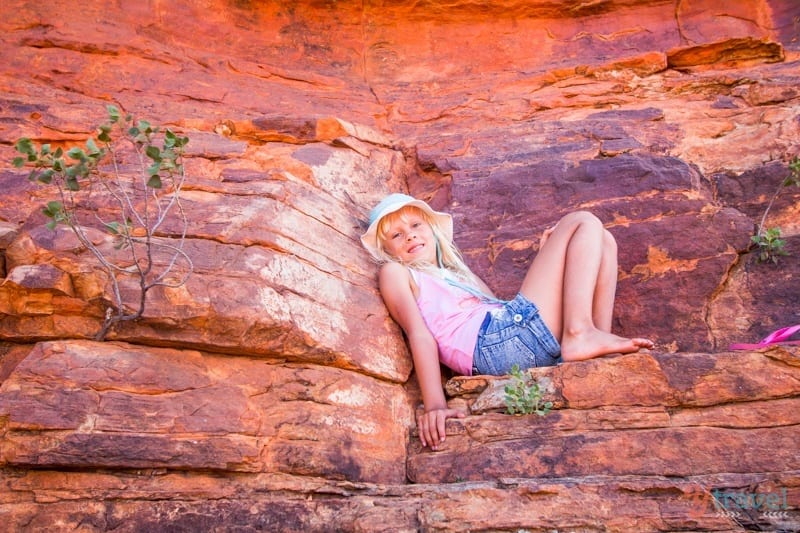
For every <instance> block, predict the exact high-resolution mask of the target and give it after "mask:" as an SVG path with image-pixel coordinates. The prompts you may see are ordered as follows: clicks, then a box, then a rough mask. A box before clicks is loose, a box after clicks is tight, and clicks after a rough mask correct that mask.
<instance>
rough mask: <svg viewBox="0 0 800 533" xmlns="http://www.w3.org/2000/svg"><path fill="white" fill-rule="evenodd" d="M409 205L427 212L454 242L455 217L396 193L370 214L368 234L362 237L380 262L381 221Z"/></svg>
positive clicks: (381, 202) (368, 248)
mask: <svg viewBox="0 0 800 533" xmlns="http://www.w3.org/2000/svg"><path fill="white" fill-rule="evenodd" d="M409 205H413V206H414V207H418V208H420V209H421V210H423V211H424V212H426V213H427V214H428V215H429V216H430V217H431V219H432V220H433V221H434V224H436V226H437V227H438V228H439V230H441V232H442V234H444V236H445V237H446V238H447V240H449V241H451V242H452V240H453V217H451V216H450V215H448V214H447V213H442V212H440V211H434V210H433V209H431V206H429V205H428V204H426V203H425V202H423V201H422V200H417V199H416V198H414V197H412V196H409V195H407V194H401V193H394V194H390V195H389V196H387V197H386V198H384V199H383V200H381V201H380V202H379V203H378V205H376V206H375V207H374V208H372V211H370V212H369V228H367V231H366V233H364V235H362V236H361V244H363V245H364V248H366V249H367V250H368V251H369V253H370V254H372V256H373V257H374V258H375V259H378V260H380V259H381V258H382V256H381V254H380V244H379V243H378V224H379V223H380V221H381V219H382V218H383V217H385V216H386V215H388V214H389V213H394V212H395V211H399V210H400V209H402V208H404V207H406V206H409Z"/></svg>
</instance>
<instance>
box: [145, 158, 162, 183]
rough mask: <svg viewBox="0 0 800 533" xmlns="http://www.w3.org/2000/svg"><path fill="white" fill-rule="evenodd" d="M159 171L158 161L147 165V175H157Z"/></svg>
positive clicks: (159, 164)
mask: <svg viewBox="0 0 800 533" xmlns="http://www.w3.org/2000/svg"><path fill="white" fill-rule="evenodd" d="M160 171H161V163H159V162H158V161H156V162H155V163H153V164H152V165H150V166H149V167H147V175H148V176H150V177H151V178H152V177H153V176H158V173H159V172H160ZM159 188H160V187H159Z"/></svg>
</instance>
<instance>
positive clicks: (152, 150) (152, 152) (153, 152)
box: [145, 145, 161, 161]
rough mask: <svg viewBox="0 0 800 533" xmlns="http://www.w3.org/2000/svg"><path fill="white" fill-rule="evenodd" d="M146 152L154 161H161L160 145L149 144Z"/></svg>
mask: <svg viewBox="0 0 800 533" xmlns="http://www.w3.org/2000/svg"><path fill="white" fill-rule="evenodd" d="M145 154H147V157H149V158H150V159H152V160H153V161H161V150H159V149H158V146H152V145H150V146H148V147H147V149H146V150H145Z"/></svg>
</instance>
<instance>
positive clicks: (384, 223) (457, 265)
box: [376, 205, 482, 290]
mask: <svg viewBox="0 0 800 533" xmlns="http://www.w3.org/2000/svg"><path fill="white" fill-rule="evenodd" d="M411 213H414V214H416V215H419V216H420V217H421V218H422V219H423V220H424V221H425V222H427V223H428V225H429V226H430V227H431V230H432V231H433V236H434V238H435V239H436V258H437V261H438V262H439V264H438V265H437V264H432V263H428V262H424V261H415V262H412V263H407V264H406V266H409V267H411V268H413V269H415V270H420V271H423V272H427V273H430V274H433V275H435V276H438V277H440V278H441V277H443V276H444V273H443V272H441V270H442V269H443V268H444V269H446V270H447V271H448V272H450V273H452V274H454V275H455V276H456V277H457V278H458V279H459V280H461V281H463V282H466V283H468V284H470V285H472V286H474V287H475V288H477V289H478V290H482V289H481V285H480V284H479V283H478V277H477V276H476V275H475V274H474V273H473V272H472V270H470V268H469V267H468V266H467V264H466V263H465V262H464V259H463V257H462V256H461V252H460V251H459V250H458V248H457V247H456V245H455V243H454V242H453V241H451V240H450V239H448V238H447V237H446V236H445V235H444V233H443V232H442V230H441V228H439V226H438V224H436V221H435V220H434V219H433V218H432V217H431V216H430V215H429V214H428V213H426V212H425V211H423V210H422V209H420V208H419V207H416V206H413V205H407V206H404V207H402V208H400V209H398V210H397V211H394V212H392V213H389V214H388V215H386V216H384V217H383V218H381V219H380V221H379V222H378V227H377V232H376V237H377V240H378V254H379V256H380V261H381V262H384V263H386V262H390V261H397V258H396V257H392V256H391V255H389V253H388V252H386V249H385V248H384V242H385V240H386V236H387V233H388V231H389V229H390V227H391V226H392V224H394V223H395V222H397V221H398V220H401V221H404V222H406V221H407V218H406V217H408V215H409V214H411Z"/></svg>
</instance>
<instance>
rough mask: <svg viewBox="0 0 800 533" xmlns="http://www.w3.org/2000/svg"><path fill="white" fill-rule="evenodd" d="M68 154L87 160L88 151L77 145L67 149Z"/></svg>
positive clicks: (79, 159)
mask: <svg viewBox="0 0 800 533" xmlns="http://www.w3.org/2000/svg"><path fill="white" fill-rule="evenodd" d="M67 156H68V157H71V158H72V159H76V160H78V161H86V153H85V152H84V151H83V149H82V148H79V147H77V146H76V147H75V148H70V149H69V150H68V151H67Z"/></svg>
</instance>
